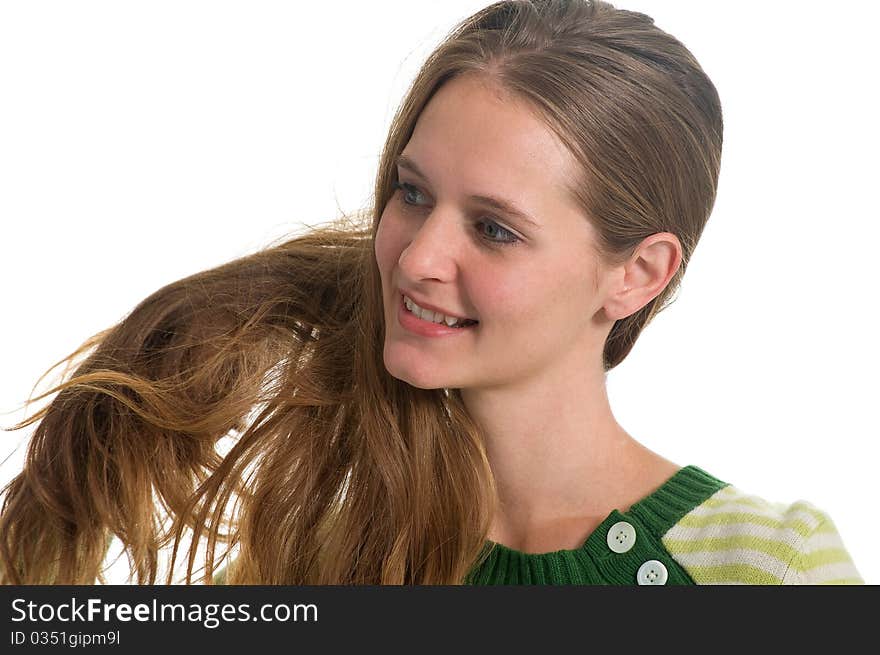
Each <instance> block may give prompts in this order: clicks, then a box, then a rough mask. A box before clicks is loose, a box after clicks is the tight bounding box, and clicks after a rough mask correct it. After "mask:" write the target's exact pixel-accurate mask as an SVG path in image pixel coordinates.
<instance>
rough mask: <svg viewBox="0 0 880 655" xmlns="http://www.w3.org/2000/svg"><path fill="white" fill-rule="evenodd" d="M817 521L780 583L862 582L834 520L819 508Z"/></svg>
mask: <svg viewBox="0 0 880 655" xmlns="http://www.w3.org/2000/svg"><path fill="white" fill-rule="evenodd" d="M819 513H820V515H821V519H820V521H819V525H818V526H817V527H816V529H815V530H813V531H812V532H811V533H810V534H809V535H808V536H807V537H805V538H804V540H803V541H802V542H801V545H800V548H799V549H798V550H799V552H798V554H797V556H796V557H795V558H794V559H793V560H792V562H791V564H790V566H789V567H788V570H787V571H786V573H785V576H784V577H783V579H782V584H784V585H791V584H794V585H862V584H865V581H864V580H863V579H862V576H861V575H859V572H858V570H856V567H855V564H854V563H853V561H852V558H851V557H850V554H849V552H848V551H847V549H846V546H844V544H843V540H842V539H841V537H840V534H839V533H838V531H837V527H836V526H835V525H834V521H832V520H831V518H830V517H829V516H828V515H827V514H825V513H824V512H821V511H820V512H819Z"/></svg>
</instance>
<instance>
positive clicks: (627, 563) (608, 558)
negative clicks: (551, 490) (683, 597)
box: [465, 465, 727, 585]
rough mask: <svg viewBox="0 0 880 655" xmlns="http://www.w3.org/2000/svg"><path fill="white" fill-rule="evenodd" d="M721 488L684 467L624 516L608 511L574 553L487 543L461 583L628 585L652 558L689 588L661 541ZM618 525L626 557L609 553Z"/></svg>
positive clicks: (674, 580) (699, 472)
mask: <svg viewBox="0 0 880 655" xmlns="http://www.w3.org/2000/svg"><path fill="white" fill-rule="evenodd" d="M725 486H727V483H726V482H722V481H721V480H719V479H717V478H715V477H713V476H712V475H710V474H709V473H707V472H706V471H704V470H703V469H701V468H699V467H697V466H694V465H688V466H685V467H683V468H681V469H679V470H678V471H676V472H675V473H674V474H673V475H672V476H671V477H670V478H669V479H668V480H666V482H664V483H663V484H662V485H661V486H660V487H658V488H657V489H656V490H654V491H653V492H651V493H650V494H648V495H647V496H645V497H644V498H642V499H641V500H639V501H637V502H636V503H634V504H633V505H632V506H630V508H629V509H628V510H626V511H625V512H622V511H619V510H616V509H615V510H612V511H611V513H610V514H609V515H608V517H607V518H606V519H605V520H604V521H602V523H600V524H599V526H598V527H597V528H596V529H595V530H594V531H593V532H592V533H591V534H590V536H589V537H587V540H586V541H585V542H584V544H583V545H582V546H581V547H579V548H575V549H573V550H557V551H553V552H549V553H524V552H522V551H519V550H515V549H513V548H509V547H507V546H505V545H503V544H499V543H496V542H493V541H491V540H489V541H487V542H486V547H485V548H484V551H483V552H484V553H485V552H487V551H488V555H487V556H486V559H485V560H484V561H483V562H482V564H479V565H477V566H475V567H474V568H473V569H472V570H471V572H470V573H469V574H468V576H467V577H466V579H465V584H476V585H515V584H562V585H565V584H634V580H635V574H636V571H637V570H638V568H639V567H640V566H641V565H642V564H643V563H644V562H646V561H648V560H652V559H653V560H659V561H661V562H663V564H664V565H665V566H666V568H667V570H668V572H669V580H668V582H667V584H693V580H691V578H690V576H689V575H688V574H687V573H686V572H685V571H684V570H683V569H682V568H681V567H680V566H679V565H678V564H677V563H676V562H675V560H673V559H672V557H671V556H670V555H669V553H668V552H667V551H666V549H665V548H664V547H663V544H662V542H661V539H662V537H663V535H664V534H665V533H666V532H667V531H668V530H669V528H671V527H672V526H673V525H675V524H676V523H677V522H678V521H679V520H681V518H682V517H683V516H684V515H685V514H687V513H688V512H690V511H691V510H692V509H693V508H694V507H696V506H697V505H699V504H700V503H702V502H704V501H705V500H706V499H708V498H709V497H710V496H711V495H713V494H714V493H716V492H717V491H718V490H719V489H721V488H723V487H725ZM621 521H624V522H627V523H629V524H630V525H632V526H633V527H634V528H635V532H636V540H635V543H634V545H633V547H632V548H631V549H630V550H628V551H627V552H625V553H615V552H613V551H611V549H610V548H609V545H608V532H609V530H610V529H611V527H612V526H614V525H615V524H616V523H618V522H621ZM478 561H479V560H478Z"/></svg>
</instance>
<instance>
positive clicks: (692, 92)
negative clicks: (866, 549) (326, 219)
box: [0, 0, 861, 584]
mask: <svg viewBox="0 0 880 655" xmlns="http://www.w3.org/2000/svg"><path fill="white" fill-rule="evenodd" d="M722 128H723V124H722V113H721V106H720V101H719V98H718V94H717V92H716V90H715V88H714V86H713V84H712V82H711V81H710V80H709V79H708V77H707V76H706V75H705V73H704V72H703V71H702V69H701V67H700V65H699V64H698V62H697V61H696V60H695V59H694V57H693V56H692V55H691V53H690V52H689V51H688V50H687V49H686V48H685V47H684V46H683V45H682V44H681V43H680V42H678V41H677V40H676V39H674V38H673V37H671V36H670V35H668V34H666V33H665V32H663V31H661V30H659V29H658V28H657V27H656V26H654V25H653V22H652V20H651V19H650V18H649V17H647V16H644V15H642V14H638V13H634V12H627V11H620V10H616V9H614V8H613V7H612V6H611V5H608V4H606V3H602V2H584V1H582V0H569V1H560V0H532V1H514V2H500V3H496V4H493V5H491V6H489V7H487V8H486V9H484V10H482V11H480V12H478V13H477V14H475V15H474V16H472V17H471V18H468V19H466V20H465V21H463V22H462V23H461V24H460V25H459V26H458V27H457V28H456V29H455V30H454V31H453V32H452V33H451V34H450V35H449V37H448V38H447V39H446V40H445V41H444V43H442V44H441V45H440V46H439V47H438V48H437V49H436V51H435V52H434V53H433V54H432V55H431V56H430V57H429V58H428V60H427V62H426V63H425V65H424V66H423V68H422V70H421V71H420V73H419V74H418V76H417V77H416V79H415V81H414V83H413V85H412V87H411V89H410V90H409V93H408V94H407V97H406V98H405V99H404V102H403V103H402V105H401V108H400V110H399V112H398V114H397V116H396V117H395V120H394V122H393V124H392V127H391V130H390V133H389V135H388V139H387V141H386V144H385V148H384V150H383V153H382V159H381V162H380V166H379V175H378V179H377V181H376V187H375V203H374V206H373V208H372V210H371V211H370V212H368V213H367V214H365V216H364V217H355V218H354V220H352V219H342V220H340V221H339V223H338V224H337V225H335V226H332V227H326V228H319V229H314V230H312V231H310V232H309V233H307V234H304V235H302V236H299V237H297V238H294V239H291V240H290V241H288V242H286V243H284V244H282V245H280V246H277V247H274V248H269V249H266V250H264V251H262V252H260V253H257V254H255V255H252V256H249V257H245V258H243V259H240V260H237V261H234V262H231V263H229V264H227V265H225V266H221V267H219V268H217V269H213V270H210V271H206V272H203V273H200V274H198V275H195V276H192V277H190V278H187V279H184V280H181V281H179V282H176V283H174V284H171V285H169V286H167V287H165V288H163V289H161V290H159V291H158V292H156V293H155V294H153V295H152V296H150V297H149V298H147V299H146V300H145V301H144V302H142V303H141V304H140V305H139V306H138V307H136V308H135V309H134V311H133V312H132V313H131V314H130V315H129V316H128V317H127V318H126V319H125V320H124V321H122V322H121V323H120V324H119V325H117V326H115V327H113V328H111V329H110V330H107V331H105V332H103V333H101V334H99V335H96V336H95V337H93V338H92V339H91V340H89V341H88V342H87V343H86V344H84V345H83V347H81V348H80V349H79V350H78V351H77V352H76V353H74V354H73V355H72V356H71V358H70V361H71V363H75V364H76V365H77V368H76V369H75V371H74V373H73V374H72V376H71V377H70V378H69V379H67V380H66V381H65V382H63V384H61V385H60V386H59V387H58V388H57V389H56V390H57V391H59V393H58V396H57V397H56V398H55V399H54V400H53V402H52V403H51V404H50V405H49V406H48V407H47V408H46V409H45V410H43V411H41V412H39V413H38V414H36V415H35V416H33V417H32V418H31V419H30V420H28V421H26V422H24V423H23V424H22V425H21V427H23V426H24V425H28V424H31V423H34V422H36V421H39V425H38V426H37V429H36V431H35V433H34V436H33V438H32V441H31V444H30V446H29V451H28V456H27V462H26V465H25V468H24V470H23V472H22V473H21V474H20V475H19V476H17V477H16V478H15V479H14V480H13V481H12V482H11V483H10V485H9V486H8V488H7V490H6V494H5V498H4V505H3V510H2V517H0V534H2V535H3V538H2V544H0V545H2V555H0V579H2V580H3V581H4V582H12V583H54V584H70V583H90V582H92V581H94V580H96V579H100V575H101V564H102V561H103V559H104V555H105V553H106V549H107V546H108V543H109V540H110V539H112V537H113V536H114V535H115V536H117V537H118V538H119V539H120V540H121V541H122V542H123V544H124V545H125V547H126V550H127V552H128V554H129V556H130V558H131V561H132V565H133V570H134V571H135V572H136V574H137V579H138V582H141V583H153V582H155V580H156V577H157V572H158V555H159V553H160V551H162V549H163V548H165V547H166V546H171V545H172V544H173V550H174V553H175V555H177V553H178V547H179V545H180V542H181V540H183V539H184V538H189V537H192V545H191V547H190V550H189V558H188V566H187V582H192V581H193V577H194V576H193V574H194V569H195V564H194V563H195V560H196V557H197V554H198V547H199V542H200V539H201V538H205V539H206V549H205V555H206V570H205V572H204V576H205V579H207V580H211V579H212V577H213V575H214V572H215V561H216V560H217V553H216V549H217V546H218V542H220V543H225V544H227V545H235V546H237V547H238V554H237V556H236V558H235V560H234V563H233V564H232V565H231V566H230V567H229V569H228V571H226V572H224V573H223V574H222V575H220V576H218V577H217V579H216V581H218V582H230V583H249V584H350V583H354V584H459V583H462V582H469V583H477V584H485V583H490V584H491V583H507V584H510V583H559V584H568V583H577V584H608V583H611V584H693V583H698V584H707V583H708V584H712V583H772V584H780V583H784V584H789V583H858V582H861V579H860V577H859V575H858V572H857V571H856V569H855V567H854V565H853V563H852V561H851V559H850V557H849V555H848V553H847V552H846V549H845V548H844V546H843V543H842V541H841V539H840V535H839V534H838V533H837V531H836V529H835V527H834V524H833V522H832V521H831V519H830V517H828V515H827V514H825V513H824V512H822V511H821V510H819V509H817V508H815V507H813V506H812V505H809V504H808V503H804V502H799V503H795V504H793V505H790V506H782V505H775V504H772V503H768V502H766V501H764V500H763V499H761V498H758V497H755V496H750V495H748V494H746V493H744V492H743V491H741V490H739V489H737V488H736V487H733V486H732V485H729V484H726V483H725V482H723V481H721V480H719V479H717V478H715V477H713V476H712V475H710V474H709V473H707V472H706V471H703V470H702V469H700V468H698V467H696V466H693V465H689V466H679V465H678V464H675V463H673V462H671V461H669V460H667V459H665V458H663V457H662V456H660V455H659V454H657V453H654V452H652V451H650V450H648V449H647V448H645V447H644V446H642V445H641V444H640V443H639V442H638V441H637V440H636V439H635V438H634V437H633V436H631V435H629V434H628V433H627V432H626V431H625V430H624V429H623V428H622V427H621V426H620V425H619V424H618V423H617V421H616V420H615V418H614V416H613V414H612V412H611V409H610V407H609V403H608V397H607V394H606V390H605V376H606V374H607V372H608V371H609V370H611V369H612V368H614V367H615V366H617V365H618V364H619V363H620V362H621V361H623V359H624V358H625V357H626V356H627V354H628V353H629V352H630V350H631V349H632V347H633V345H634V344H635V341H636V339H637V338H638V336H639V334H640V333H641V331H642V329H644V327H645V326H646V325H647V324H648V323H649V322H650V321H651V319H652V318H653V317H654V316H655V315H656V314H657V313H658V312H659V311H661V310H662V309H663V307H665V306H667V305H668V303H669V302H670V301H671V300H672V298H673V295H674V292H675V289H677V287H678V285H679V284H680V282H681V279H682V276H683V275H684V271H685V269H686V267H687V263H688V261H690V258H691V256H692V254H693V252H694V249H695V247H696V244H697V242H698V241H699V238H700V235H701V233H702V230H703V228H704V226H705V224H706V221H707V220H708V217H709V215H710V213H711V210H712V207H713V204H714V200H715V193H716V189H717V183H718V173H719V169H720V160H721V150H722V131H723V129H722ZM361 218H365V219H366V220H360V219H361ZM49 393H51V391H50V392H49ZM230 432H231V433H232V434H233V435H234V436H236V440H235V443H234V446H233V447H232V448H231V450H230V451H229V452H228V453H226V454H225V456H221V455H220V454H219V452H218V449H217V445H218V442H219V441H220V440H221V439H222V438H223V437H224V436H226V435H228V434H230ZM190 530H191V531H192V532H191V533H190V532H189V531H190ZM221 558H222V554H221ZM168 581H169V582H170V575H169V578H168Z"/></svg>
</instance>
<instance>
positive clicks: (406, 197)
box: [393, 182, 520, 246]
mask: <svg viewBox="0 0 880 655" xmlns="http://www.w3.org/2000/svg"><path fill="white" fill-rule="evenodd" d="M393 186H394V188H395V189H399V190H400V191H402V192H403V193H402V194H401V196H400V201H401V202H402V203H403V205H404V207H406V208H409V209H414V208H418V207H419V204H418V202H417V201H416V200H413V196H418V195H422V192H421V190H420V189H419V188H418V187H417V186H414V185H412V184H408V183H406V182H395V183H394V185H393ZM475 225H476V227H477V232H478V233H479V237H480V238H481V239H482V240H483V241H485V242H486V243H488V244H490V245H492V246H515V245H517V244H518V243H519V242H520V238H519V237H518V236H516V235H515V234H514V233H513V232H511V231H510V230H508V229H507V228H504V227H502V226H500V225H498V223H496V222H495V221H493V220H491V219H487V220H481V221H477V222H476V223H475ZM484 227H491V228H493V229H492V231H491V232H489V233H487V232H485V231H484V230H483V228H484ZM499 234H501V235H507V236H505V237H504V238H501V239H498V238H495V237H497V236H498V235H499Z"/></svg>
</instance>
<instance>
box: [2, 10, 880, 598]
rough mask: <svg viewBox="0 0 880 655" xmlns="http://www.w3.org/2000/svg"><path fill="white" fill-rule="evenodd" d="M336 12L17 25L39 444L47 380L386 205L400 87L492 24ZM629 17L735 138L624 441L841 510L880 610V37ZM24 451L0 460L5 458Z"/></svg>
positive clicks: (28, 305)
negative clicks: (243, 273) (302, 236)
mask: <svg viewBox="0 0 880 655" xmlns="http://www.w3.org/2000/svg"><path fill="white" fill-rule="evenodd" d="M330 6H331V5H327V4H321V3H299V2H253V1H251V2H183V1H180V0H174V1H173V2H168V1H158V0H151V1H150V2H140V3H134V2H109V1H108V2H82V1H80V2H4V3H2V4H0V248H2V257H0V285H2V296H0V298H2V300H0V302H2V305H0V307H2V315H3V321H2V328H0V329H2V339H0V361H2V374H0V411H2V412H6V413H4V414H2V415H0V424H2V425H3V426H4V427H8V426H9V425H11V424H13V423H14V422H15V421H18V420H20V419H21V418H23V416H24V412H22V411H21V410H20V405H21V403H22V402H23V401H24V400H25V399H26V397H27V396H28V394H29V392H30V389H31V386H32V384H33V383H34V382H35V381H36V379H37V377H38V376H39V375H40V374H41V373H42V372H43V371H44V370H45V369H46V368H47V367H48V366H49V365H51V364H53V363H54V362H56V361H57V360H58V359H60V358H62V357H63V356H65V355H66V354H68V353H69V352H70V351H71V350H73V349H74V348H75V347H76V346H77V345H79V344H80V343H81V342H82V341H83V340H84V339H85V338H86V337H88V336H90V335H91V334H93V333H95V332H97V331H99V330H101V329H103V328H105V327H107V326H109V325H111V324H113V323H115V322H116V321H118V320H119V319H120V318H122V317H123V316H124V315H125V314H126V313H127V312H128V311H130V310H131V309H132V308H133V307H134V305H135V304H137V302H139V301H140V300H141V299H143V298H144V297H146V296H147V295H149V294H150V293H152V292H153V291H155V290H156V289H158V288H159V287H160V286H163V285H165V284H167V283H169V282H171V281H173V280H176V279H178V278H181V277H183V276H185V275H189V274H191V273H195V272H197V271H200V270H203V269H205V268H208V267H212V266H215V265H218V264H221V263H223V262H226V261H228V260H230V259H232V258H235V257H238V256H241V255H244V254H247V253H250V252H253V251H254V250H256V249H257V248H259V247H261V246H263V245H265V244H267V243H268V242H269V241H271V240H272V239H275V238H277V237H280V236H282V235H284V234H285V233H287V232H290V231H292V230H294V229H295V228H296V226H297V225H298V224H299V223H300V222H302V221H305V222H308V223H312V224H314V223H318V222H322V221H324V220H327V219H329V218H332V217H334V216H336V215H337V214H338V213H339V210H340V209H343V210H346V211H355V210H357V209H358V208H359V207H361V206H364V205H366V204H367V203H368V202H369V198H370V194H371V192H372V185H373V179H374V175H375V171H376V166H377V162H378V156H379V152H380V149H381V146H382V144H383V143H384V139H385V136H386V130H387V127H388V125H389V123H390V120H391V117H392V114H393V112H394V110H395V108H396V106H397V103H398V102H399V101H400V100H401V98H402V97H403V93H404V90H405V88H406V86H407V85H408V83H409V82H410V80H411V79H412V77H413V76H414V74H415V72H416V71H417V69H418V67H419V66H420V65H421V63H422V62H423V60H424V58H425V56H426V55H427V54H428V53H429V52H430V51H431V49H432V48H433V47H434V46H435V45H436V44H437V43H438V42H439V41H440V39H441V38H442V37H443V36H444V35H445V34H446V32H447V31H448V30H449V29H450V28H451V27H452V26H453V25H454V24H455V23H456V22H457V21H458V20H460V19H462V18H464V17H466V16H468V15H469V14H471V13H472V12H474V11H476V10H477V9H479V8H481V7H482V6H484V3H482V2H475V1H464V0H459V1H452V0H444V1H443V2H411V1H383V2H360V1H357V2H354V1H353V2H337V3H333V5H332V9H328V8H329V7H330ZM617 6H619V7H620V8H626V9H632V10H637V11H642V12H645V13H648V14H649V15H651V16H653V17H654V19H655V22H656V23H657V25H658V26H659V27H661V28H662V29H664V30H666V31H668V32H670V33H671V34H673V35H675V36H676V37H678V38H679V39H680V40H681V41H682V42H684V44H685V45H686V46H688V47H689V48H690V49H691V51H692V52H693V53H694V54H695V55H696V57H697V59H698V60H699V61H700V62H701V64H702V65H703V67H704V69H705V70H706V72H707V73H708V74H709V76H710V77H711V78H712V80H713V81H714V83H715V85H716V87H717V89H718V91H719V94H720V96H721V100H722V104H723V108H724V119H725V134H724V154H723V163H722V172H721V182H720V186H719V192H718V200H717V203H716V206H715V210H714V212H713V215H712V217H711V219H710V221H709V224H708V226H707V228H706V230H705V233H704V236H703V238H702V241H701V242H700V244H699V246H698V248H697V250H696V253H695V256H694V258H693V260H692V262H691V264H690V268H689V270H688V272H687V275H686V276H685V281H684V286H683V288H682V291H681V293H680V296H679V298H678V300H677V301H676V302H675V303H674V304H673V305H672V307H670V308H669V309H668V310H667V311H665V312H664V313H662V314H661V315H660V316H659V317H658V318H657V319H656V320H655V322H654V323H653V324H652V325H650V326H649V327H648V329H647V330H646V332H644V333H643V335H642V336H641V338H640V340H639V342H638V344H637V345H636V346H635V349H634V350H633V352H632V353H631V354H630V356H629V358H628V359H627V360H626V361H625V362H624V363H623V364H622V365H621V366H619V367H618V368H617V369H616V370H614V371H613V372H612V373H611V374H610V375H609V394H610V395H611V402H612V408H613V409H614V412H615V415H616V416H617V418H618V420H619V421H620V422H621V424H622V425H623V426H624V427H625V428H626V429H627V430H628V431H629V432H630V433H631V434H633V435H634V436H636V438H638V439H640V440H641V441H642V442H643V443H644V444H645V445H647V446H648V447H649V448H651V449H653V450H656V451H658V452H659V453H661V454H662V455H664V456H666V457H667V458H669V459H672V460H673V461H675V462H677V463H679V464H681V465H684V464H696V465H698V466H700V467H702V468H704V469H706V470H707V471H709V472H710V473H712V474H713V475H715V476H717V477H719V478H721V479H723V480H726V481H728V482H732V483H734V484H735V485H736V486H738V487H740V488H741V489H743V490H745V491H748V492H749V493H753V494H756V495H760V496H763V497H765V498H767V499H769V500H773V501H777V502H794V501H795V500H798V499H805V500H808V501H810V502H812V503H813V504H815V505H816V506H818V507H820V508H821V509H823V510H825V511H827V512H828V513H829V514H831V516H832V518H833V519H834V520H835V523H836V524H837V527H838V529H839V530H840V532H841V534H842V535H843V538H844V541H845V543H846V544H847V546H848V548H849V550H850V552H851V554H852V556H853V559H854V560H855V562H856V565H857V567H858V568H859V570H860V572H861V573H862V575H863V577H864V578H865V579H866V581H867V582H869V583H871V584H877V583H880V560H878V558H877V557H876V555H875V553H876V544H877V543H878V540H880V522H878V521H877V520H876V516H877V507H876V502H877V500H878V493H877V484H876V480H875V478H876V469H877V463H878V461H880V447H878V437H880V429H878V427H877V425H878V424H877V419H876V412H875V411H874V408H875V407H876V402H877V400H876V399H877V391H878V384H877V377H876V376H877V370H878V368H880V353H878V345H877V332H878V330H877V318H878V311H877V306H876V298H877V279H878V268H877V264H876V256H877V238H878V236H880V229H878V218H880V216H878V210H877V202H876V198H875V190H876V186H877V172H878V167H877V165H876V157H877V152H878V145H880V143H878V130H877V122H876V110H877V108H876V105H875V104H874V98H873V97H872V96H870V95H869V92H870V89H872V88H873V87H874V86H875V82H876V69H877V64H878V63H880V62H878V57H877V54H876V50H875V45H876V38H875V34H874V32H873V30H874V27H873V26H874V25H876V21H877V19H878V18H880V12H878V10H877V9H876V8H874V4H873V3H856V4H853V5H850V6H848V7H847V8H846V9H845V10H844V9H842V8H841V9H835V8H833V6H832V5H829V4H828V3H825V2H782V1H776V2H762V3H759V4H757V5H754V4H748V3H734V2H705V1H698V0H687V1H685V0H676V1H672V0H653V1H649V0H626V1H624V0H620V1H619V2H618V3H617ZM869 14H870V15H869ZM869 30H870V31H869ZM25 432H26V431H21V432H17V433H14V432H5V433H0V438H2V443H0V446H2V450H0V458H3V457H5V456H6V455H7V454H8V453H10V452H12V451H13V450H15V448H16V446H17V445H19V444H21V442H22V441H23V440H24V439H25V438H26V437H27V436H28V435H27V434H26V433H25ZM22 451H23V447H19V449H18V451H17V452H15V453H13V454H12V456H11V457H9V458H8V460H7V461H6V462H5V464H4V465H3V466H2V468H0V482H2V483H5V482H6V481H8V480H9V479H10V478H11V477H12V476H13V475H14V474H15V473H16V472H17V471H18V469H19V467H20V466H21V456H20V455H21V453H22Z"/></svg>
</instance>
